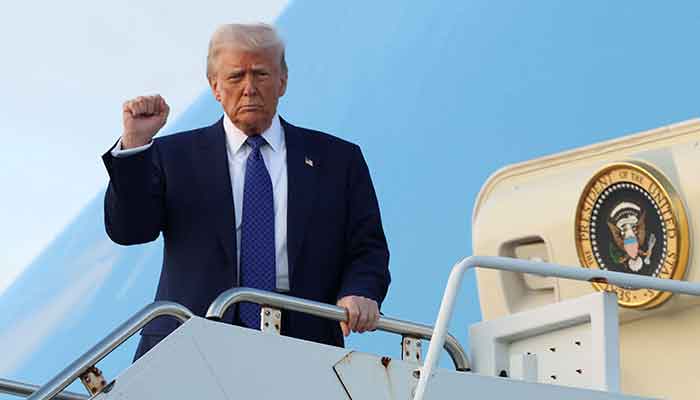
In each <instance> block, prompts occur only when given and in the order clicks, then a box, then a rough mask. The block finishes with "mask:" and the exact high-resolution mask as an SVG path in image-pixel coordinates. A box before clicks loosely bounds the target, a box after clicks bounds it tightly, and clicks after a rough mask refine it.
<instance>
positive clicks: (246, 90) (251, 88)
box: [243, 75, 258, 96]
mask: <svg viewBox="0 0 700 400" xmlns="http://www.w3.org/2000/svg"><path fill="white" fill-rule="evenodd" d="M257 94H258V89H257V88H256V87H255V80H254V79H253V77H252V76H250V75H249V76H248V77H246V78H245V80H244V81H243V95H244V96H255V95H257Z"/></svg>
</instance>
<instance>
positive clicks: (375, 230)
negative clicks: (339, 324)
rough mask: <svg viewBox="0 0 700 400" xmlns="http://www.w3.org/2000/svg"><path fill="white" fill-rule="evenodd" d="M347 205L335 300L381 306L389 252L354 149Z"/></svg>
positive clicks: (357, 150) (371, 190) (364, 168)
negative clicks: (364, 299)
mask: <svg viewBox="0 0 700 400" xmlns="http://www.w3.org/2000/svg"><path fill="white" fill-rule="evenodd" d="M347 201H348V206H347V210H348V211H347V213H348V215H347V221H348V223H347V225H346V226H347V228H346V229H347V231H346V235H345V237H346V243H345V254H346V263H345V269H344V271H343V278H342V283H341V289H340V292H339V294H338V299H340V298H342V297H345V296H348V295H355V296H363V297H367V298H370V299H373V300H375V301H376V302H377V303H378V304H379V305H381V303H382V301H383V300H384V297H385V296H386V293H387V290H388V288H389V282H390V281H391V276H390V274H389V248H388V246H387V242H386V237H385V236H384V229H383V228H382V221H381V216H380V213H379V204H378V202H377V195H376V193H375V191H374V186H373V185H372V179H371V178H370V175H369V169H368V168H367V163H366V162H365V159H364V157H363V156H362V152H361V151H360V148H359V147H357V146H353V154H352V160H351V163H350V168H349V172H348V198H347Z"/></svg>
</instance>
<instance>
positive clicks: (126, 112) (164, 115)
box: [122, 95, 170, 149]
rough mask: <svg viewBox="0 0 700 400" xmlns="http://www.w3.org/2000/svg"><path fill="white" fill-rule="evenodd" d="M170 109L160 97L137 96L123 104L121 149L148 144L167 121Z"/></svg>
mask: <svg viewBox="0 0 700 400" xmlns="http://www.w3.org/2000/svg"><path fill="white" fill-rule="evenodd" d="M169 113H170V107H168V104H167V103H166V102H165V100H163V98H162V97H160V95H155V96H139V97H137V98H135V99H132V100H129V101H127V102H125V103H124V105H123V107H122V119H123V122H124V133H123V134H122V148H123V149H131V148H134V147H139V146H143V145H146V144H148V143H149V142H150V141H151V139H153V137H154V136H155V135H156V133H158V131H159V130H160V128H162V127H163V125H165V122H166V121H167V120H168V114H169Z"/></svg>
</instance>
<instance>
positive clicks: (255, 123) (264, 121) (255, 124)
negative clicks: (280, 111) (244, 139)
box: [234, 115, 272, 135]
mask: <svg viewBox="0 0 700 400" xmlns="http://www.w3.org/2000/svg"><path fill="white" fill-rule="evenodd" d="M250 117H252V115H250ZM271 124H272V118H264V117H262V116H257V117H254V118H248V115H244V116H243V117H242V118H238V119H237V120H236V121H234V125H236V127H238V129H240V130H242V131H243V132H244V133H245V134H247V135H258V134H260V133H262V132H263V131H265V129H267V128H269V127H270V125H271Z"/></svg>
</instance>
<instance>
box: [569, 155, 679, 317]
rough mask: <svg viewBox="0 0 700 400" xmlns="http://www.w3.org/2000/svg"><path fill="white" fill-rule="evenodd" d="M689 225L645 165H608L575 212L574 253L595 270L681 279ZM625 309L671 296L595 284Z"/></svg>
mask: <svg viewBox="0 0 700 400" xmlns="http://www.w3.org/2000/svg"><path fill="white" fill-rule="evenodd" d="M688 235H689V232H688V222H687V219H686V215H685V210H684V208H683V204H682V202H681V200H680V198H679V197H678V195H677V194H676V192H675V191H674V190H673V187H672V186H671V185H670V183H669V182H668V180H667V179H666V178H665V177H664V176H663V175H662V174H661V173H659V172H658V171H656V170H654V169H653V168H652V167H651V166H648V165H646V164H642V163H637V162H634V163H633V162H629V163H616V164H613V165H609V166H607V167H605V168H603V169H602V170H600V171H598V173H596V174H595V175H594V176H593V178H592V179H591V180H590V181H589V182H588V184H587V185H586V187H585V189H584V190H583V193H582V194H581V197H580V199H579V202H578V207H577V208H576V237H575V240H576V248H577V251H578V257H579V260H580V262H581V265H582V266H584V267H587V268H593V269H605V270H609V271H616V272H626V273H632V274H639V275H646V276H652V277H657V278H664V279H682V278H683V275H684V273H685V268H686V264H687V262H688V252H689V248H688V247H689V237H688ZM593 286H594V287H595V288H596V289H597V290H601V291H602V290H605V291H612V292H615V293H616V294H617V298H618V302H619V304H620V305H622V306H625V307H634V308H651V307H655V306H658V305H660V304H662V303H663V302H665V301H666V300H668V299H669V298H670V297H671V293H669V292H660V291H657V290H651V289H636V290H635V289H631V288H625V287H618V286H613V285H610V284H608V283H606V282H593Z"/></svg>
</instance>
